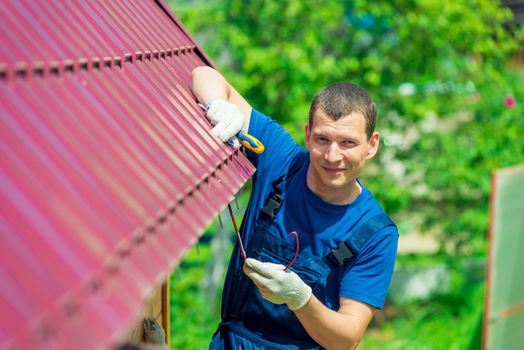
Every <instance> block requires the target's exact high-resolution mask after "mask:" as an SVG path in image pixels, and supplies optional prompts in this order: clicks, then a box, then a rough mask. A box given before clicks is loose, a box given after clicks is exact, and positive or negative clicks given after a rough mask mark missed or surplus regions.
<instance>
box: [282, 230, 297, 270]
mask: <svg viewBox="0 0 524 350" xmlns="http://www.w3.org/2000/svg"><path fill="white" fill-rule="evenodd" d="M289 236H295V256H294V257H293V259H292V260H291V262H290V263H289V264H288V265H287V266H286V267H285V268H284V271H286V270H287V269H289V268H290V267H291V266H293V264H294V263H295V260H297V257H298V251H299V243H298V234H297V232H296V231H291V232H290V233H289Z"/></svg>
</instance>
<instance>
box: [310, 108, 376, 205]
mask: <svg viewBox="0 0 524 350" xmlns="http://www.w3.org/2000/svg"><path fill="white" fill-rule="evenodd" d="M379 140H380V134H379V133H378V132H374V133H373V135H372V136H371V138H370V139H369V140H368V139H367V135H366V119H365V118H364V116H363V115H362V114H361V113H360V112H354V113H352V114H350V115H348V116H344V117H342V118H340V119H339V120H337V121H334V120H333V119H331V118H329V117H328V116H327V115H326V114H325V113H324V111H322V110H321V109H317V111H316V112H315V114H314V116H313V123H312V126H309V125H307V126H306V138H305V142H306V148H307V149H308V150H309V152H310V159H311V165H310V167H309V169H308V175H307V183H308V186H309V187H310V189H311V190H312V191H313V192H314V193H316V194H317V195H318V196H319V197H320V198H322V199H324V200H326V201H328V202H331V203H335V204H345V203H349V202H351V201H353V200H354V199H355V198H356V197H357V196H358V193H359V190H360V189H359V186H358V184H357V182H356V178H357V176H358V175H359V174H360V172H361V171H362V169H363V168H364V164H365V163H366V160H368V159H370V158H372V157H373V156H374V155H375V154H376V152H377V149H378V144H379Z"/></svg>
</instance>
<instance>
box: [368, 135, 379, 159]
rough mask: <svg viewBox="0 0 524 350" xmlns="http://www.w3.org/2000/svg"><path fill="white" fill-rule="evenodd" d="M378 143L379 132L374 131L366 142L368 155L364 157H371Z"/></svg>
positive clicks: (375, 151)
mask: <svg viewBox="0 0 524 350" xmlns="http://www.w3.org/2000/svg"><path fill="white" fill-rule="evenodd" d="M379 144H380V133H379V132H378V131H375V132H374V133H373V135H371V138H370V139H369V142H368V155H367V156H366V159H371V158H373V157H374V156H375V154H377V151H378V145H379Z"/></svg>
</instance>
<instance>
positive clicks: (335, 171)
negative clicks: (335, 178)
mask: <svg viewBox="0 0 524 350" xmlns="http://www.w3.org/2000/svg"><path fill="white" fill-rule="evenodd" d="M322 168H323V169H324V171H325V172H326V173H328V174H332V175H336V174H340V173H342V172H343V171H344V170H345V169H344V168H332V167H322Z"/></svg>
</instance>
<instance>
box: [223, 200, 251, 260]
mask: <svg viewBox="0 0 524 350" xmlns="http://www.w3.org/2000/svg"><path fill="white" fill-rule="evenodd" d="M227 208H228V209H229V215H230V216H231V221H233V226H234V227H235V233H236V235H237V240H238V244H239V246H240V255H242V258H244V260H246V259H247V255H246V251H245V250H244V245H243V244H242V238H241V237H240V232H238V227H237V222H236V221H235V216H234V215H233V210H232V209H231V204H228V205H227Z"/></svg>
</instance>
